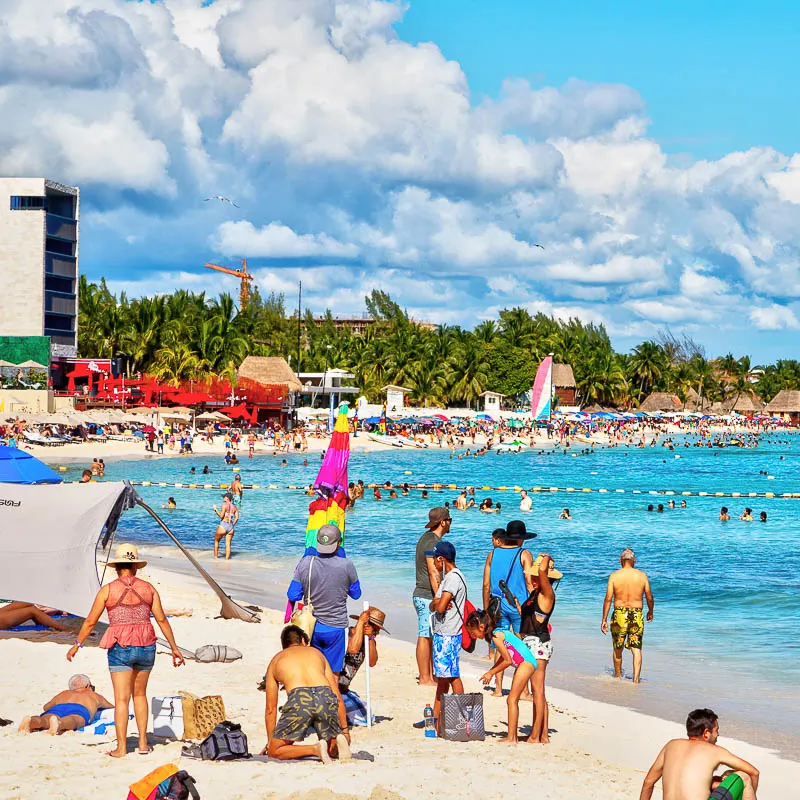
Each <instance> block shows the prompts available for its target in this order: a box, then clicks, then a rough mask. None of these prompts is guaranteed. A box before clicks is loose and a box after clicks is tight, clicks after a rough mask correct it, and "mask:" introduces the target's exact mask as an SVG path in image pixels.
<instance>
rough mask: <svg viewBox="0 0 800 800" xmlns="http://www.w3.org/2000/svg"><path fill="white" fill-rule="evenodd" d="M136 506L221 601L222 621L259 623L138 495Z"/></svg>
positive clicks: (257, 618)
mask: <svg viewBox="0 0 800 800" xmlns="http://www.w3.org/2000/svg"><path fill="white" fill-rule="evenodd" d="M136 504H137V505H140V506H141V507H142V508H143V509H144V510H145V511H146V512H147V513H148V514H150V516H151V517H152V518H153V519H154V520H155V521H156V522H157V523H158V524H159V526H160V527H161V529H162V530H163V531H164V533H166V534H167V536H169V538H170V539H172V541H173V542H174V543H175V545H176V546H177V547H178V549H179V550H180V551H181V552H182V553H183V554H184V555H185V556H186V558H188V559H189V562H190V563H191V564H192V566H193V567H194V568H195V569H196V570H197V571H198V572H199V573H200V574H201V575H202V576H203V578H205V580H206V583H207V584H208V585H209V586H210V587H211V589H212V590H213V591H214V593H215V594H216V595H217V597H219V599H220V600H221V601H222V610H221V611H220V614H221V616H222V618H223V619H241V620H244V621H245V622H261V620H260V619H259V617H258V615H257V614H254V613H253V612H252V611H248V610H247V609H246V608H243V607H242V606H240V605H239V604H238V603H237V602H236V601H235V600H231V598H230V596H229V595H227V594H225V592H224V590H223V589H222V587H221V586H220V585H219V584H218V583H217V582H216V581H215V580H214V579H213V578H212V577H211V575H209V574H208V573H207V572H206V571H205V570H204V569H203V567H201V566H200V563H199V562H198V561H197V559H196V558H195V557H194V556H193V555H192V554H191V553H190V552H189V551H188V550H187V549H186V548H185V547H184V546H183V545H182V544H181V543H180V541H179V540H178V537H177V536H175V534H174V533H173V532H172V531H171V530H170V529H169V528H168V527H167V524H166V523H165V522H164V520H163V519H161V517H159V516H158V514H156V512H155V511H153V509H152V508H150V506H148V505H147V503H145V502H144V501H143V500H142V499H141V497H139V496H138V495H137V496H136Z"/></svg>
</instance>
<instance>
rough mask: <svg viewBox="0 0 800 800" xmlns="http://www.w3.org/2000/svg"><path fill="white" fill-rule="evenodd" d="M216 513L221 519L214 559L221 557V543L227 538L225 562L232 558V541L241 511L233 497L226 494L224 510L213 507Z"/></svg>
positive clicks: (223, 497)
mask: <svg viewBox="0 0 800 800" xmlns="http://www.w3.org/2000/svg"><path fill="white" fill-rule="evenodd" d="M213 509H214V513H215V514H216V515H217V516H218V517H219V525H217V530H216V531H215V532H214V558H218V557H219V543H220V540H221V539H222V537H223V536H224V537H225V560H226V561H229V560H230V557H231V539H233V534H234V526H235V525H236V523H237V522H238V521H239V509H238V508H236V506H235V505H234V504H233V495H232V494H231V493H230V492H225V494H224V495H222V508H217V507H216V506H213Z"/></svg>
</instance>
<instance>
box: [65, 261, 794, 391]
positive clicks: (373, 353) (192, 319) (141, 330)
mask: <svg viewBox="0 0 800 800" xmlns="http://www.w3.org/2000/svg"><path fill="white" fill-rule="evenodd" d="M365 302H366V310H367V312H368V315H369V316H370V317H371V318H372V319H374V320H375V322H374V324H373V325H371V326H369V327H368V328H367V329H366V331H365V332H364V333H363V334H360V335H356V334H353V333H352V331H351V330H349V329H348V328H346V327H337V326H336V324H335V321H334V318H333V316H332V315H331V313H330V312H327V313H326V315H325V317H324V319H323V320H322V322H321V324H318V323H317V322H316V321H315V320H314V317H313V315H312V314H311V312H310V311H306V313H305V316H304V318H303V319H302V320H301V321H300V323H299V324H298V319H297V316H296V315H295V316H289V315H287V313H286V308H285V305H284V299H283V297H282V296H281V295H276V294H272V295H270V296H269V297H267V298H263V297H262V296H261V295H260V294H259V292H258V290H257V289H255V290H254V291H253V293H252V296H251V300H250V303H249V305H248V306H247V308H246V309H244V310H242V309H239V308H237V306H236V304H235V303H234V301H233V298H232V297H231V296H230V295H229V294H222V295H220V296H219V297H218V298H210V297H206V295H205V293H192V292H187V291H185V290H179V291H176V292H174V293H173V294H171V295H157V296H155V297H142V298H128V297H127V296H126V294H125V293H124V292H123V293H122V294H120V295H119V296H116V295H114V294H113V293H112V292H110V291H109V289H108V287H107V286H106V283H105V281H104V280H101V281H100V283H99V284H95V283H89V282H88V281H87V280H86V279H85V278H84V277H83V276H81V280H80V309H79V350H80V354H81V356H83V357H92V358H110V357H112V356H117V355H122V356H123V357H124V365H125V369H126V372H127V373H128V374H129V375H132V374H134V373H137V372H146V373H149V374H151V375H154V376H156V377H157V378H160V379H161V380H164V381H167V382H171V381H184V380H190V379H198V378H202V377H203V376H205V375H209V374H214V375H218V376H220V377H225V378H228V379H229V380H231V381H235V378H236V369H237V367H238V366H239V364H240V363H241V362H242V361H243V360H244V358H245V357H246V356H248V355H257V356H283V357H284V358H286V359H287V360H288V361H289V362H290V364H291V366H292V368H293V369H294V370H295V371H296V372H300V371H303V372H322V371H323V370H325V369H326V368H334V367H338V368H342V369H347V370H349V371H350V372H352V373H353V374H354V375H355V381H354V382H355V383H356V384H357V385H358V386H359V387H361V389H362V390H363V391H364V393H365V394H366V395H367V397H368V398H369V399H370V400H373V401H377V400H378V399H379V396H380V388H381V387H382V386H384V385H386V384H388V383H394V384H399V385H402V386H405V387H408V388H409V389H410V390H411V393H410V398H411V400H412V401H413V402H414V403H416V404H418V405H428V406H433V405H443V406H446V405H450V406H461V405H467V406H474V405H475V404H476V403H477V401H478V397H479V395H480V394H481V393H482V392H484V391H487V390H489V391H495V392H501V393H502V394H505V395H507V396H508V398H509V399H511V400H512V401H513V399H514V398H519V397H520V396H521V395H523V394H524V393H525V392H527V391H529V390H530V387H531V384H532V382H533V379H534V376H535V374H536V369H537V366H538V364H539V362H540V361H541V360H542V359H543V358H544V357H545V356H546V355H547V354H548V353H553V355H554V357H555V361H556V362H558V363H565V364H570V365H571V366H572V368H573V371H574V374H575V380H576V384H577V390H578V398H579V401H580V402H581V404H583V405H588V404H592V403H598V404H600V405H604V406H612V407H635V406H636V405H637V404H638V403H640V402H641V401H642V400H643V399H644V398H645V397H646V396H647V395H648V394H650V392H653V391H663V392H669V393H672V394H675V395H677V396H678V397H679V398H680V399H681V400H683V401H684V402H685V401H686V400H687V399H689V398H690V397H693V396H695V393H696V395H697V396H700V397H702V398H703V400H704V401H706V402H708V403H711V402H716V401H725V400H731V399H733V398H738V397H741V396H744V395H747V396H752V395H756V394H757V395H758V396H760V397H761V398H762V399H763V400H765V401H767V400H770V399H771V398H772V397H773V396H774V395H775V394H777V392H778V391H779V390H781V389H800V363H798V362H797V361H794V360H781V361H777V362H776V363H775V364H770V365H767V366H763V367H759V366H756V365H753V364H751V362H750V358H749V357H748V356H742V357H740V358H735V357H734V356H733V355H732V354H728V355H726V356H723V357H721V358H717V359H707V358H706V357H705V354H704V352H703V350H702V348H701V347H698V346H697V345H696V344H695V343H694V342H692V341H691V340H690V339H687V338H684V339H676V338H675V337H673V336H671V335H670V334H669V333H665V334H662V335H661V336H659V337H658V340H657V341H656V340H650V341H645V342H642V343H641V344H640V345H638V346H637V347H635V348H633V350H632V351H631V352H630V353H617V352H615V351H614V349H613V347H612V346H611V340H610V339H609V337H608V334H607V332H606V330H605V328H604V327H603V326H602V325H595V324H593V323H585V322H582V321H581V320H578V319H569V320H559V319H555V318H553V317H548V316H547V315H545V314H542V313H538V314H535V315H531V314H530V313H529V312H528V311H527V310H526V309H524V308H511V309H506V310H504V311H501V312H500V315H499V318H498V319H496V320H485V321H483V322H481V323H480V324H479V325H477V326H476V327H475V328H473V329H472V330H468V329H466V328H462V327H460V326H458V325H438V326H436V327H434V328H433V329H431V328H430V327H428V326H423V325H420V324H418V323H417V322H415V321H413V320H412V319H410V318H409V316H408V314H407V313H406V312H405V311H404V310H403V309H402V308H401V307H400V306H399V305H398V304H397V303H395V302H394V301H393V300H392V299H391V297H390V296H389V295H388V294H386V293H385V292H381V291H377V290H376V291H373V292H372V293H371V295H370V296H369V297H367V298H365Z"/></svg>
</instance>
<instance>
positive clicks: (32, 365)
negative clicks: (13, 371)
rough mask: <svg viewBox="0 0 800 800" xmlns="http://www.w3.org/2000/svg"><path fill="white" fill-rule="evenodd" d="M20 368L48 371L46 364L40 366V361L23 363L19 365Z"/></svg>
mask: <svg viewBox="0 0 800 800" xmlns="http://www.w3.org/2000/svg"><path fill="white" fill-rule="evenodd" d="M17 366H18V367H20V368H22V369H47V365H46V364H40V363H39V362H38V361H31V360H30V359H28V361H23V362H22V363H21V364H17Z"/></svg>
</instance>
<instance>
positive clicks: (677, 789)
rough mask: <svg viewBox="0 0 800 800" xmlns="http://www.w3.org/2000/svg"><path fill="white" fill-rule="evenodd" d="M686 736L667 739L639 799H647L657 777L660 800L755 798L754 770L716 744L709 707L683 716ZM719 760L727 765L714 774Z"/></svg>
mask: <svg viewBox="0 0 800 800" xmlns="http://www.w3.org/2000/svg"><path fill="white" fill-rule="evenodd" d="M686 735H687V736H688V737H689V738H688V739H673V740H672V741H670V742H667V743H666V744H665V745H664V747H663V748H661V752H660V753H659V754H658V757H657V758H656V760H655V761H654V762H653V766H652V767H650V771H649V772H648V773H647V775H646V776H645V779H644V783H643V784H642V791H641V794H640V795H639V800H650V798H651V797H652V796H653V789H654V788H655V785H656V784H657V783H658V781H659V779H660V780H661V786H662V790H663V793H664V800H706V799H707V798H708V800H723V798H731V799H732V800H755V797H756V790H757V789H758V775H759V772H758V770H757V769H756V768H755V767H754V766H753V765H752V764H748V763H747V761H744V760H743V759H741V758H739V757H738V756H735V755H733V753H730V752H729V751H728V750H726V749H725V748H724V747H719V746H718V745H717V738H718V737H719V718H718V717H717V715H716V714H715V713H714V712H713V711H712V710H711V709H710V708H698V709H696V710H695V711H692V712H691V713H690V714H689V716H688V717H687V718H686ZM720 764H724V765H725V766H726V767H731V769H730V770H729V771H728V772H725V773H723V774H722V775H721V776H714V771H715V770H716V769H717V767H718V766H719V765H720Z"/></svg>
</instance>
